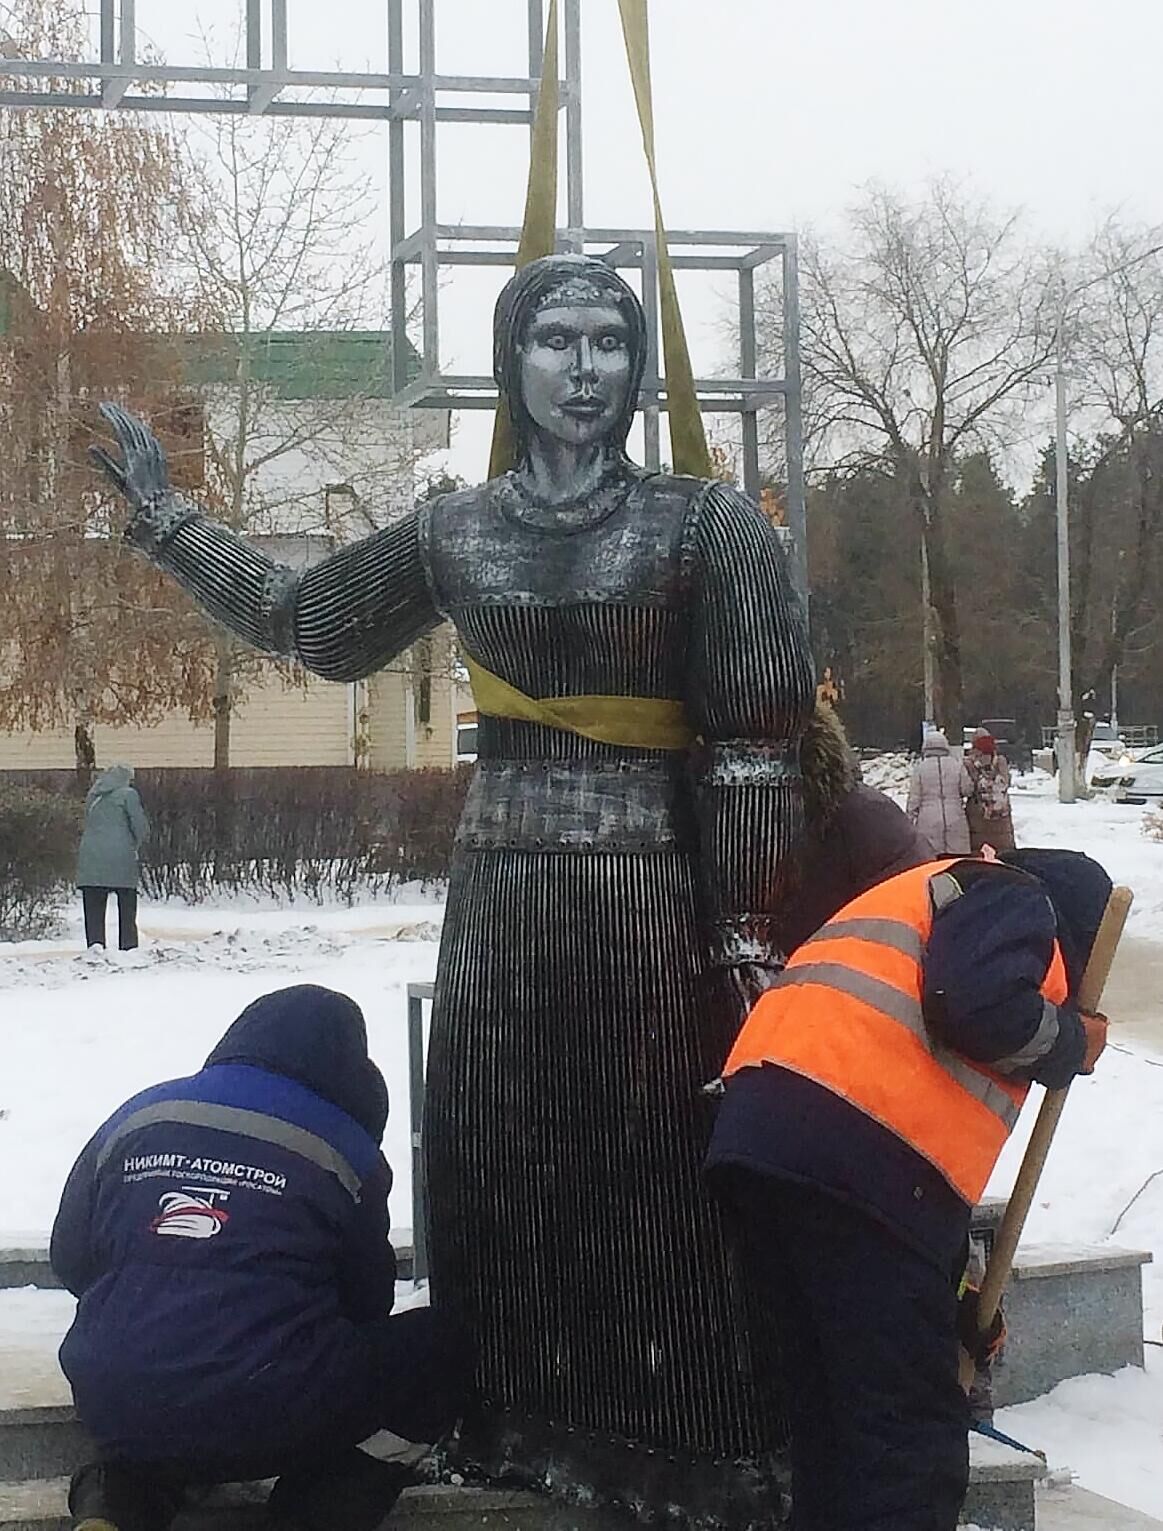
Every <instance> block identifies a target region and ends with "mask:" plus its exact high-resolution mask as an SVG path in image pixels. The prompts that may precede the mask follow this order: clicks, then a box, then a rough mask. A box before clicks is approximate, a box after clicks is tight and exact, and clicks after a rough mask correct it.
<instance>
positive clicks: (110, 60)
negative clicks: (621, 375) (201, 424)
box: [0, 0, 807, 591]
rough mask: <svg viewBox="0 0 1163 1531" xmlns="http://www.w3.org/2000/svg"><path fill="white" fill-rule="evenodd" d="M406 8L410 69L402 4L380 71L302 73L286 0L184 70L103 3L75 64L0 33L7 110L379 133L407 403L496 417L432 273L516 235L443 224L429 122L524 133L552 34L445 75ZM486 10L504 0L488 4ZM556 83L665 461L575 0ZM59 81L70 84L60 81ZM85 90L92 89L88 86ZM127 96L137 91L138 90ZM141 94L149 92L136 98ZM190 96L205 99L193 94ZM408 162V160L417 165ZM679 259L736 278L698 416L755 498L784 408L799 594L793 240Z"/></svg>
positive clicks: (648, 295) (574, 209)
mask: <svg viewBox="0 0 1163 1531" xmlns="http://www.w3.org/2000/svg"><path fill="white" fill-rule="evenodd" d="M407 3H408V4H410V5H413V6H414V7H415V11H414V14H415V17H416V21H417V28H418V38H419V58H418V68H417V70H416V71H414V72H410V71H408V70H406V69H405V58H404V6H405V0H385V8H386V20H387V54H388V72H387V73H386V74H377V73H356V72H350V71H347V70H303V69H291V68H289V67H288V48H287V0H245V16H246V66H245V68H220V67H215V66H211V65H195V66H177V65H169V64H164V63H163V64H158V63H147V62H141V61H140V51H141V50H140V49H139V46H138V29H137V6H136V0H99V13H98V14H99V36H100V47H99V57H98V58H96V59H94V60H90V61H82V62H74V61H65V60H59V59H36V60H32V59H23V58H15V57H13V55H12V50H11V48H10V47H9V46H6V40H5V38H4V37H3V35H2V34H0V85H2V86H3V87H4V88H2V89H0V107H13V108H23V109H28V108H35V107H56V108H66V109H68V108H72V109H92V108H94V107H96V108H102V109H104V110H107V111H109V110H120V111H145V112H165V113H188V112H192V113H207V112H213V113H232V114H238V115H248V116H270V117H275V116H279V117H331V118H347V119H352V120H357V121H365V122H368V121H370V122H386V123H387V125H388V224H389V249H390V266H391V310H392V312H391V326H392V341H393V345H392V354H393V366H394V369H395V373H394V386H395V390H396V394H395V396H396V400H397V402H398V403H399V404H400V405H402V406H403V405H408V406H413V407H427V408H436V409H491V408H493V407H494V405H495V403H496V388H495V385H494V383H493V379H492V378H491V377H487V376H483V375H472V374H458V373H446V372H445V371H443V369H442V367H441V364H440V313H439V307H440V268H441V267H442V266H476V267H488V266H500V267H511V266H512V264H513V260H514V256H515V253H516V248H517V241H518V238H519V235H520V230H519V229H518V228H517V227H515V226H513V225H507V224H496V225H493V224H489V225H454V224H444V223H441V222H440V221H439V220H438V216H437V206H438V199H437V188H438V155H437V149H438V143H437V139H438V129H439V127H440V125H441V124H442V123H448V122H457V123H476V124H479V125H481V126H485V125H488V124H498V123H500V124H508V125H512V124H518V125H526V126H529V127H530V128H531V127H532V121H533V110H534V107H535V105H536V100H537V93H538V90H539V88H540V75H541V68H542V47H543V38H544V33H545V12H544V0H526V7H527V29H528V74H527V75H524V76H519V77H509V76H495V75H443V74H440V73H439V71H438V68H437V58H436V4H437V0H407ZM489 3H490V4H496V3H498V0H489ZM562 16H563V29H564V65H565V68H564V78H563V79H562V80H561V81H560V84H559V92H560V101H561V110H562V112H563V114H564V119H565V124H564V143H565V210H566V217H565V226H564V228H562V229H561V230H560V232H559V236H558V246H559V248H560V249H563V250H579V251H581V250H584V251H587V252H590V253H594V254H598V255H601V256H602V257H603V258H604V259H605V260H607V261H609V262H610V264H611V265H613V266H616V267H620V268H625V269H629V270H632V271H636V272H637V273H639V278H640V281H641V292H642V300H643V305H644V307H645V309H646V317H647V329H648V334H649V337H650V339H649V344H650V351H649V355H648V358H647V364H646V373H645V378H644V381H643V388H642V410H643V415H644V424H645V458H646V464H647V466H648V467H653V468H657V467H658V466H659V463H660V456H661V442H660V421H659V417H660V411H662V410H665V408H666V389H665V384H664V382H663V379H662V377H661V375H660V364H659V324H658V249H657V241H656V238H655V232H654V230H653V228H649V229H608V228H593V229H589V228H586V226H585V217H584V209H583V197H582V79H581V74H582V71H581V0H562ZM62 85H63V86H64V87H65V88H61V87H62ZM85 86H89V87H91V88H89V89H85V88H84V87H85ZM134 87H137V89H136V90H135V89H134ZM142 87H145V88H144V89H142ZM191 88H198V89H199V90H200V91H201V93H200V94H191V93H189V92H190V90H191ZM320 90H322V91H327V92H331V93H335V92H340V93H344V94H345V95H346V96H347V97H355V98H356V99H342V100H341V99H337V98H331V99H323V100H320V99H305V98H304V96H303V93H304V92H318V91H320ZM509 95H511V96H515V97H518V98H522V97H523V98H524V101H523V102H522V104H521V105H520V106H514V107H507V106H497V105H494V104H490V103H489V102H488V101H487V99H482V98H495V97H497V96H509ZM409 122H415V123H418V125H419V139H420V143H419V156H418V161H419V163H418V166H416V167H413V173H415V174H416V175H417V176H418V183H419V206H420V221H419V223H418V225H417V226H416V227H415V228H413V229H409V228H408V227H407V211H406V209H407V192H408V186H409V170H410V167H409V155H408V153H407V144H406V141H405V134H406V125H407V124H408V123H409ZM412 158H413V159H415V158H416V156H412ZM667 239H668V245H669V247H670V250H671V256H672V263H673V265H674V266H675V268H676V269H677V270H679V271H705V272H714V271H720V272H724V271H725V272H733V273H734V274H735V278H736V288H737V297H738V308H739V356H738V372H737V373H736V374H735V375H734V376H720V377H714V378H708V377H700V378H697V379H696V383H695V386H696V390H697V392H698V396H699V403H700V407H701V408H702V409H703V410H704V411H705V412H706V413H708V414H735V415H738V416H739V417H740V425H741V434H742V452H743V484H744V488H745V489H746V490H747V492H748V493H749V494H751V495H752V496H753V497H758V495H759V491H760V483H761V463H760V443H759V421H758V412H759V411H760V410H762V409H764V408H765V407H767V406H770V405H772V404H776V403H779V402H780V401H782V411H783V427H784V438H785V454H786V456H785V461H786V477H787V486H786V487H787V520H788V527H789V530H790V532H791V534H792V538H793V541H794V547H795V552H796V558H795V562H796V565H797V574H798V578H799V581H800V584H801V588H802V589H804V590H805V591H806V588H807V585H806V568H805V549H806V541H805V524H804V484H803V426H802V411H801V397H800V361H799V307H798V284H797V270H796V241H795V236H794V235H793V234H773V233H750V232H740V231H723V230H711V231H698V232H695V231H691V230H678V231H675V232H669V233H668V236H667ZM773 261H779V262H780V265H781V268H782V270H781V278H782V279H781V296H782V308H783V375H782V376H781V377H772V376H764V375H761V374H760V373H759V371H758V360H759V348H758V343H757V334H756V324H755V273H756V271H757V270H759V269H761V268H762V267H764V266H765V265H767V264H768V263H769V262H773ZM410 266H415V267H418V268H419V274H420V291H419V299H420V301H419V328H420V345H419V352H420V371H419V374H418V375H416V374H414V375H413V376H411V377H409V376H408V373H407V369H408V356H409V346H408V345H407V343H406V341H407V336H406V334H405V326H406V324H407V317H408V306H409V305H408V299H407V275H408V268H409V267H410Z"/></svg>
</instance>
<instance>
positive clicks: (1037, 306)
mask: <svg viewBox="0 0 1163 1531" xmlns="http://www.w3.org/2000/svg"><path fill="white" fill-rule="evenodd" d="M800 276H801V312H802V350H803V369H804V388H805V398H806V404H807V419H808V421H809V422H810V423H811V426H812V430H813V433H814V438H815V440H814V449H815V456H816V459H817V461H821V460H828V461H830V462H831V464H832V465H833V466H850V467H855V466H880V467H882V468H883V469H885V470H886V471H888V472H890V473H891V474H892V475H893V477H894V478H896V479H897V480H898V482H899V483H900V484H901V485H902V487H903V488H904V490H905V498H906V501H907V504H908V507H909V512H910V514H911V515H912V516H913V518H914V519H915V523H916V529H917V542H918V557H919V556H920V547H922V546H923V547H924V548H925V549H926V550H927V555H928V566H929V578H930V587H931V607H932V616H933V622H932V626H933V638H934V648H935V660H936V679H937V703H938V708H937V711H938V718H939V720H940V721H942V722H943V723H946V724H949V725H955V724H957V723H958V722H959V719H960V711H961V706H962V657H961V634H960V628H959V623H958V610H957V590H956V579H955V572H954V567H953V560H952V559H951V557H950V549H949V538H948V527H947V507H948V503H949V499H950V495H951V493H952V489H953V486H954V484H955V480H956V471H955V470H956V463H957V459H958V457H959V455H961V454H963V453H966V452H968V451H971V450H976V449H978V448H982V447H984V448H987V449H988V448H992V449H994V450H997V449H998V447H999V445H1000V446H1003V447H1004V446H1009V445H1011V444H1012V443H1013V441H1014V439H1015V438H1016V437H1017V436H1018V435H1020V434H1024V433H1027V432H1028V430H1029V426H1028V422H1027V421H1026V420H1025V419H1024V418H1023V409H1024V408H1025V407H1026V406H1028V405H1029V403H1030V401H1031V399H1032V397H1033V396H1034V392H1035V389H1037V390H1039V391H1044V386H1045V371H1046V363H1047V357H1048V356H1049V354H1050V351H1051V349H1052V346H1053V341H1054V327H1053V322H1052V315H1051V311H1050V310H1051V305H1050V303H1049V300H1048V286H1047V272H1046V269H1045V262H1044V261H1043V260H1042V259H1040V258H1039V256H1038V255H1037V253H1036V252H1032V251H1031V249H1030V247H1029V245H1028V244H1027V242H1026V241H1025V239H1024V237H1023V235H1022V231H1021V228H1020V226H1019V223H1018V220H1017V219H1016V217H1013V216H999V215H998V214H996V213H995V212H994V211H993V210H992V209H991V208H990V207H989V206H988V205H987V204H986V203H984V202H983V201H981V200H979V199H975V198H974V197H972V196H970V195H969V194H968V193H966V192H965V191H964V190H962V189H961V188H959V187H957V186H955V185H953V184H951V183H949V182H947V181H936V182H933V183H932V184H931V185H930V186H929V187H928V188H927V190H926V192H925V195H924V196H923V198H922V199H920V200H919V201H918V202H916V203H909V202H907V201H906V200H904V199H903V198H902V197H901V196H899V195H898V194H895V193H893V192H889V191H886V190H884V189H882V188H873V189H871V190H869V191H868V192H867V193H866V194H865V196H864V199H863V200H862V201H861V202H860V204H859V205H858V206H857V207H856V208H855V209H854V210H853V211H852V212H851V213H850V215H849V219H848V228H847V231H846V238H845V240H844V243H843V244H842V245H839V246H831V245H827V244H825V243H824V242H822V241H820V240H809V241H807V242H805V245H804V248H803V250H802V252H801V258H800ZM768 311H769V312H770V311H771V306H770V305H769V309H768ZM776 311H777V310H776Z"/></svg>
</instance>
